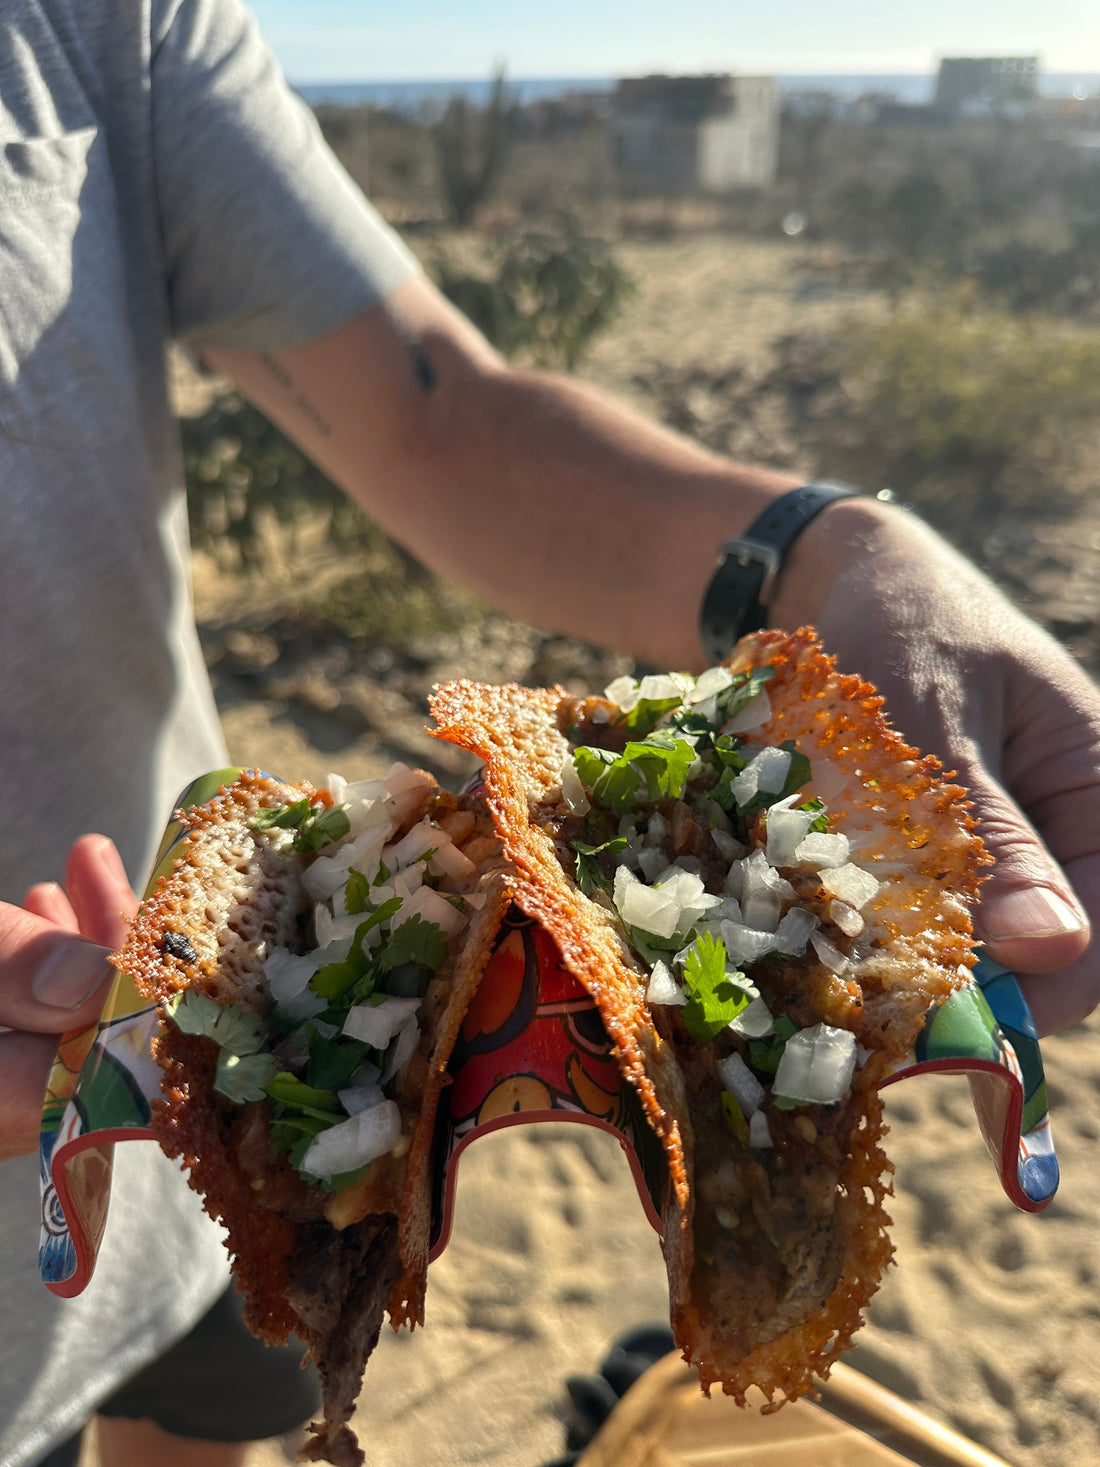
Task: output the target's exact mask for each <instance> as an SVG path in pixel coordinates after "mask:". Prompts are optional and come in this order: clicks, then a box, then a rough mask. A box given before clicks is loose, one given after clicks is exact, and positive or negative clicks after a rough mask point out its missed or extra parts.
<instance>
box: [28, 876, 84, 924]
mask: <svg viewBox="0 0 1100 1467" xmlns="http://www.w3.org/2000/svg"><path fill="white" fill-rule="evenodd" d="M23 907H24V909H25V910H26V911H28V912H33V913H34V915H35V916H36V917H45V919H46V921H47V922H52V923H53V924H54V925H55V926H56V927H64V928H65V929H66V931H68V932H79V931H80V923H79V922H78V921H77V920H76V913H75V912H74V911H73V907H72V903H71V902H70V901H69V898H68V897H67V896H66V895H65V893H64V891H63V890H62V889H61V887H60V886H58V884H57V882H56V881H41V882H39V884H38V885H37V886H32V887H31V889H30V891H28V892H27V895H26V896H25V897H24V898H23Z"/></svg>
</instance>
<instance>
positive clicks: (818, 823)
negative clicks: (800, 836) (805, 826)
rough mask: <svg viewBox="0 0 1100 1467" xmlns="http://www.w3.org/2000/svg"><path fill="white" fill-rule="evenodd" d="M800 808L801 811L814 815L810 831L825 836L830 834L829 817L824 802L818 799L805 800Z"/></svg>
mask: <svg viewBox="0 0 1100 1467" xmlns="http://www.w3.org/2000/svg"><path fill="white" fill-rule="evenodd" d="M798 808H799V809H800V810H807V811H809V812H810V813H811V814H812V815H813V817H814V818H813V820H811V821H810V830H812V831H815V832H816V833H817V834H818V835H825V834H827V833H828V830H829V815H828V811H827V810H826V808H825V801H824V800H819V799H817V798H814V799H812V800H803V801H802V803H801V805H799V807H798Z"/></svg>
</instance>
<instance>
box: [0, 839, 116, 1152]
mask: <svg viewBox="0 0 1100 1467" xmlns="http://www.w3.org/2000/svg"><path fill="white" fill-rule="evenodd" d="M65 888H66V889H65V890H62V888H61V887H60V886H58V885H56V884H55V883H53V882H48V883H44V884H42V885H40V886H35V887H32V888H31V890H30V891H29V892H28V893H27V896H26V898H25V901H24V905H23V906H22V907H14V906H8V905H7V904H3V903H0V1025H2V1026H4V1027H6V1028H7V1029H9V1030H10V1031H11V1032H10V1033H0V1160H6V1159H7V1158H8V1157H12V1156H20V1155H22V1154H23V1153H24V1152H28V1151H33V1150H34V1149H35V1147H36V1146H37V1145H38V1129H39V1121H40V1118H41V1111H42V1097H43V1095H44V1093H45V1088H46V1079H47V1077H48V1075H49V1070H50V1065H51V1063H52V1061H53V1056H54V1052H55V1050H56V1048H57V1038H58V1035H60V1034H63V1033H64V1032H65V1031H66V1030H68V1029H78V1028H80V1026H81V1025H82V1024H88V1023H91V1022H92V1021H93V1020H94V1019H96V1018H98V1017H99V1013H100V1010H101V1008H102V1007H103V1001H104V999H105V997H106V985H107V982H108V980H109V979H110V977H111V976H112V970H111V968H110V965H109V964H108V962H107V955H108V953H109V952H111V951H113V950H114V949H115V948H116V947H118V946H119V945H120V944H121V942H122V940H123V937H124V936H125V933H126V924H127V922H128V921H129V919H130V918H131V917H132V916H133V914H134V912H135V911H136V910H137V898H136V897H135V895H134V893H133V891H132V890H131V888H130V884H129V882H128V881H127V879H126V872H125V871H124V870H123V866H122V862H121V860H120V859H119V855H118V852H117V851H116V850H115V848H114V846H113V845H112V843H111V842H110V841H109V840H108V839H107V838H106V837H105V836H102V835H86V836H83V837H81V839H80V840H78V841H77V843H76V844H75V845H74V846H73V849H72V851H71V852H70V855H69V861H68V867H67V869H66V873H65Z"/></svg>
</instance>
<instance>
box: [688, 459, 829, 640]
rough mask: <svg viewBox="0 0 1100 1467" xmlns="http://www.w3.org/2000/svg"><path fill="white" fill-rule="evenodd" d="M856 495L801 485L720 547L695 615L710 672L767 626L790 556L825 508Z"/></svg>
mask: <svg viewBox="0 0 1100 1467" xmlns="http://www.w3.org/2000/svg"><path fill="white" fill-rule="evenodd" d="M855 493H856V491H855V490H854V489H850V488H849V487H848V486H847V485H846V484H834V483H832V482H831V481H830V480H828V479H823V480H820V481H817V482H815V483H813V484H803V485H802V487H801V488H800V489H792V490H791V491H790V492H789V493H787V494H783V495H781V496H780V498H779V499H777V500H776V501H775V502H774V504H769V505H768V507H767V509H766V510H765V511H764V512H763V514H761V515H758V516H757V518H756V519H755V520H753V522H752V524H751V525H750V526H749V528H748V529H747V530H746V531H745V533H744V534H743V535H741V536H739V537H738V538H737V539H735V540H727V541H726V542H725V543H724V544H723V545H721V546H720V547H719V551H718V569H717V570H716V571H715V572H714V575H713V576H712V577H711V581H710V585H709V586H708V587H707V589H706V594H705V595H704V597H703V604H702V606H701V607H700V609H699V640H700V641H701V642H702V644H703V653H704V656H705V657H706V659H707V664H708V666H713V665H714V664H715V663H718V662H721V661H722V659H723V657H728V656H729V653H730V651H731V650H732V649H733V647H734V645H735V643H736V642H737V639H738V638H739V637H743V636H744V635H745V634H746V633H747V632H756V631H759V630H760V628H761V627H762V626H764V625H766V623H767V616H768V611H767V608H768V604H769V602H770V601H771V599H772V593H773V591H774V589H775V582H776V579H777V577H778V576H779V572H780V571H781V570H782V568H783V560H784V557H785V556H786V554H787V552H788V550H790V548H791V546H792V545H793V544H794V542H795V541H796V540H797V539H798V537H799V535H801V533H802V531H803V530H804V529H805V528H806V526H807V525H808V524H809V523H810V521H811V520H812V519H813V517H814V516H815V515H816V514H820V512H821V511H822V510H823V509H824V508H825V506H826V505H827V504H831V503H832V502H833V500H834V499H845V498H847V497H848V496H849V495H852V494H855Z"/></svg>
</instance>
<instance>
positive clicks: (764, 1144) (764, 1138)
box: [749, 1110, 772, 1151]
mask: <svg viewBox="0 0 1100 1467" xmlns="http://www.w3.org/2000/svg"><path fill="white" fill-rule="evenodd" d="M749 1145H750V1146H751V1147H753V1148H754V1149H755V1150H757V1151H765V1150H767V1148H768V1147H769V1146H771V1145H772V1133H771V1127H770V1126H769V1125H768V1117H767V1116H766V1115H765V1113H764V1112H763V1111H762V1110H758V1111H756V1112H755V1113H754V1114H753V1115H751V1116H749Z"/></svg>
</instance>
